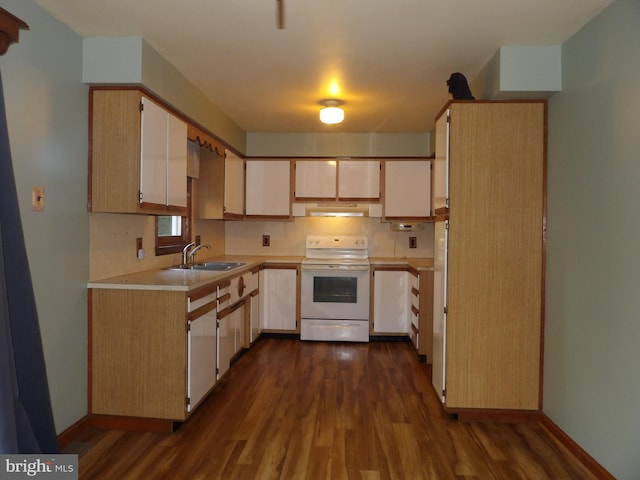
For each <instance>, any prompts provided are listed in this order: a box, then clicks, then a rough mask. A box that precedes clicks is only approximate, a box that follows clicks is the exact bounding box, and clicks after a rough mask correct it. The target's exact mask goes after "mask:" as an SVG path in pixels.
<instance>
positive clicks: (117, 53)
mask: <svg viewBox="0 0 640 480" xmlns="http://www.w3.org/2000/svg"><path fill="white" fill-rule="evenodd" d="M123 52H126V53H125V54H123ZM82 55H83V75H82V78H83V80H84V82H86V83H88V84H111V85H113V84H115V85H119V84H124V85H131V84H133V85H143V86H144V87H145V88H147V89H148V90H149V91H151V92H152V93H154V94H155V95H157V96H158V97H159V98H161V99H162V100H163V101H164V102H165V103H166V104H168V105H170V106H172V107H173V108H175V109H176V110H178V111H179V112H181V113H183V114H184V115H186V116H187V117H189V118H190V119H191V120H192V121H193V122H195V123H196V124H199V125H201V126H202V127H203V128H205V129H207V130H209V132H211V133H214V134H216V135H217V136H218V137H219V138H220V139H221V140H222V141H224V142H226V143H227V144H228V145H230V146H231V147H233V148H235V149H236V150H238V151H239V152H241V153H243V152H244V149H245V145H246V133H245V132H244V130H242V129H241V128H240V127H238V126H237V125H236V124H235V123H234V122H233V121H232V120H231V119H230V118H229V117H227V116H226V114H225V113H224V112H223V111H222V110H220V108H219V107H218V106H217V105H215V104H214V103H212V102H211V100H209V99H208V98H207V97H205V95H204V94H203V93H202V92H201V91H200V90H198V89H197V88H196V87H195V86H194V85H193V83H191V82H190V81H189V80H188V79H187V78H186V77H185V76H184V75H182V73H181V72H180V71H179V70H178V69H176V68H175V67H174V66H173V65H171V64H170V63H169V62H168V61H167V60H165V59H164V58H163V57H162V56H161V55H160V54H159V53H158V52H157V51H156V50H155V49H154V48H153V47H151V45H149V44H148V43H147V42H146V41H145V40H144V39H142V38H140V37H116V38H104V37H98V38H85V39H84V41H83V51H82Z"/></svg>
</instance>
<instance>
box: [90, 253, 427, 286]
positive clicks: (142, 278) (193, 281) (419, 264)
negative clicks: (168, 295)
mask: <svg viewBox="0 0 640 480" xmlns="http://www.w3.org/2000/svg"><path fill="white" fill-rule="evenodd" d="M303 258H304V257H300V256H277V257H273V256H255V255H249V256H246V255H222V256H216V257H210V258H207V259H204V260H203V261H207V262H242V263H244V265H242V266H241V267H238V268H234V269H233V270H230V271H224V272H212V271H205V270H168V269H166V268H159V269H155V270H145V271H142V272H136V273H129V274H126V275H119V276H116V277H111V278H105V279H102V280H95V281H92V282H89V283H88V284H87V287H88V288H104V289H121V290H176V291H185V292H188V291H191V290H194V289H196V288H199V287H202V286H205V285H207V284H210V283H213V282H219V281H224V280H226V279H228V278H232V277H235V276H237V275H238V274H242V273H244V272H247V271H249V270H251V269H252V268H254V267H257V266H259V265H262V264H267V265H268V264H287V263H291V264H298V263H300V262H302V260H303ZM369 262H370V263H371V265H372V266H374V267H375V266H385V265H387V266H388V265H398V266H403V265H406V266H408V267H412V268H415V269H416V270H430V269H432V268H433V259H432V258H394V257H371V258H369Z"/></svg>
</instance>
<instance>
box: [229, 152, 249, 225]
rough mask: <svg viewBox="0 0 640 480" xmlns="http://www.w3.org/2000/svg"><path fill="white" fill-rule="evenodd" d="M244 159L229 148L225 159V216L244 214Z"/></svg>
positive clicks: (233, 216)
mask: <svg viewBox="0 0 640 480" xmlns="http://www.w3.org/2000/svg"><path fill="white" fill-rule="evenodd" d="M244 192H245V188H244V159H243V158H241V157H239V156H238V155H236V154H235V153H233V152H230V151H229V150H227V151H226V152H225V160H224V217H225V218H242V217H243V215H244V207H245V196H244Z"/></svg>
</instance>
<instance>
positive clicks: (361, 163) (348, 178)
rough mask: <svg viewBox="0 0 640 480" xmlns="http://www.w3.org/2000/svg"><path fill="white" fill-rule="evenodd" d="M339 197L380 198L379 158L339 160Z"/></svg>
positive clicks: (342, 198) (357, 198)
mask: <svg viewBox="0 0 640 480" xmlns="http://www.w3.org/2000/svg"><path fill="white" fill-rule="evenodd" d="M338 199H340V200H379V199H380V161H379V160H339V161H338Z"/></svg>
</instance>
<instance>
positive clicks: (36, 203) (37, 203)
mask: <svg viewBox="0 0 640 480" xmlns="http://www.w3.org/2000/svg"><path fill="white" fill-rule="evenodd" d="M31 210H33V211H34V212H41V211H43V210H44V187H41V186H35V187H33V190H32V191H31Z"/></svg>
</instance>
